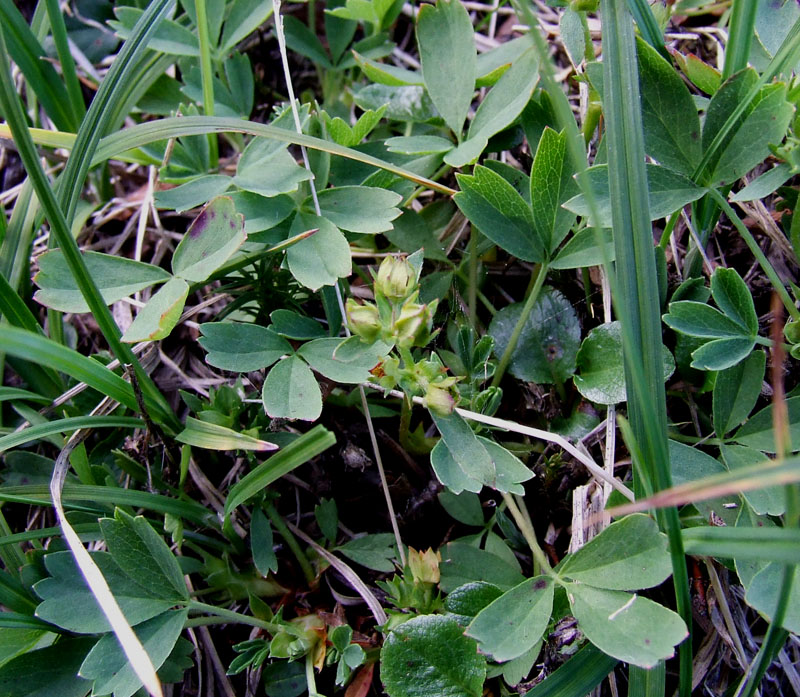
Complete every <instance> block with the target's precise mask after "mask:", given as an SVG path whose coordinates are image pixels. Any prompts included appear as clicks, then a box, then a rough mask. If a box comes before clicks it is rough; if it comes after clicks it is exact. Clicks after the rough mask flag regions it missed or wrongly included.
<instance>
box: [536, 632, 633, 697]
mask: <svg viewBox="0 0 800 697" xmlns="http://www.w3.org/2000/svg"><path fill="white" fill-rule="evenodd" d="M617 663H619V661H618V660H617V659H616V658H612V657H611V656H607V655H606V654H604V653H603V652H602V651H601V650H600V649H597V648H595V647H594V646H593V645H592V644H586V646H584V647H583V648H582V649H581V650H580V651H578V653H576V654H575V655H574V656H573V657H572V658H570V659H569V660H568V661H567V662H566V663H565V664H564V665H562V666H561V667H560V668H558V670H556V671H555V673H552V674H551V675H548V676H547V679H546V680H543V681H542V682H540V683H539V684H538V685H536V686H535V687H534V688H533V689H532V690H529V691H528V692H526V693H525V695H526V697H575V696H576V695H588V694H590V693H591V691H592V690H594V688H595V687H597V686H598V685H599V684H600V683H601V682H603V680H604V679H605V677H606V676H607V675H608V674H609V673H610V672H611V671H612V670H614V667H615V666H616V665H617Z"/></svg>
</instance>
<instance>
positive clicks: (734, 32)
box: [722, 0, 758, 80]
mask: <svg viewBox="0 0 800 697" xmlns="http://www.w3.org/2000/svg"><path fill="white" fill-rule="evenodd" d="M757 9H758V0H733V4H732V6H731V18H730V21H729V23H728V45H727V46H725V65H724V66H723V67H722V79H723V80H727V79H728V78H729V77H730V76H731V75H733V74H734V73H738V72H739V71H740V70H744V69H745V68H746V67H747V62H748V60H749V59H750V47H751V46H752V45H753V36H754V34H755V25H756V10H757Z"/></svg>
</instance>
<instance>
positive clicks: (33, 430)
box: [0, 416, 144, 453]
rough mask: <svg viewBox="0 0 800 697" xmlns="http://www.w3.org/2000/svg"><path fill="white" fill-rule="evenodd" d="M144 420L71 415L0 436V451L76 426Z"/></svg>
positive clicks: (106, 425)
mask: <svg viewBox="0 0 800 697" xmlns="http://www.w3.org/2000/svg"><path fill="white" fill-rule="evenodd" d="M143 426H144V421H142V420H141V419H136V418H133V417H131V416H71V417H68V418H66V419H56V420H55V421H48V422H46V423H43V424H38V425H37V426H29V427H28V428H24V429H22V430H21V431H15V432H14V433H9V434H8V435H7V436H3V437H1V438H0V453H3V452H5V451H6V450H10V449H11V448H16V447H17V446H18V445H23V444H25V443H31V442H33V441H35V440H39V439H40V438H44V437H45V436H52V435H53V434H55V433H66V432H67V431H74V430H75V429H78V428H115V427H120V428H142V427H143Z"/></svg>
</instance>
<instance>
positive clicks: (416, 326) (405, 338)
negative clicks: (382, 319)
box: [394, 303, 430, 348]
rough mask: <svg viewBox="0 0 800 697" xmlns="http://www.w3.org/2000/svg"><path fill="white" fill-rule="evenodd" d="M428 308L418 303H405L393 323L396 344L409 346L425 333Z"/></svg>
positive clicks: (403, 346)
mask: <svg viewBox="0 0 800 697" xmlns="http://www.w3.org/2000/svg"><path fill="white" fill-rule="evenodd" d="M429 320H430V318H429V317H428V308H427V307H426V306H425V305H420V304H419V303H406V304H405V305H403V309H402V310H401V311H400V317H398V318H397V320H396V321H395V323H394V338H395V341H396V343H397V345H398V346H400V347H402V348H410V347H412V346H414V344H416V343H417V338H418V336H419V335H421V334H424V333H426V332H425V329H426V322H427V321H429Z"/></svg>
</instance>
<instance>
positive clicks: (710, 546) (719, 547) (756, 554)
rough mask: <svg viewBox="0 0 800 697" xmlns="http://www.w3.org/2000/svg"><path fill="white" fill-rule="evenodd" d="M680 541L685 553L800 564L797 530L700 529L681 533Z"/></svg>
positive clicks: (799, 541)
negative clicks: (681, 538)
mask: <svg viewBox="0 0 800 697" xmlns="http://www.w3.org/2000/svg"><path fill="white" fill-rule="evenodd" d="M683 542H684V545H685V548H686V553H687V554H693V555H698V556H700V555H703V556H709V557H716V558H725V557H727V558H731V559H750V560H753V561H776V562H781V563H782V564H800V530H798V529H797V528H778V527H773V528H748V527H741V528H728V527H707V526H700V527H696V528H687V529H686V530H684V531H683Z"/></svg>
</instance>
